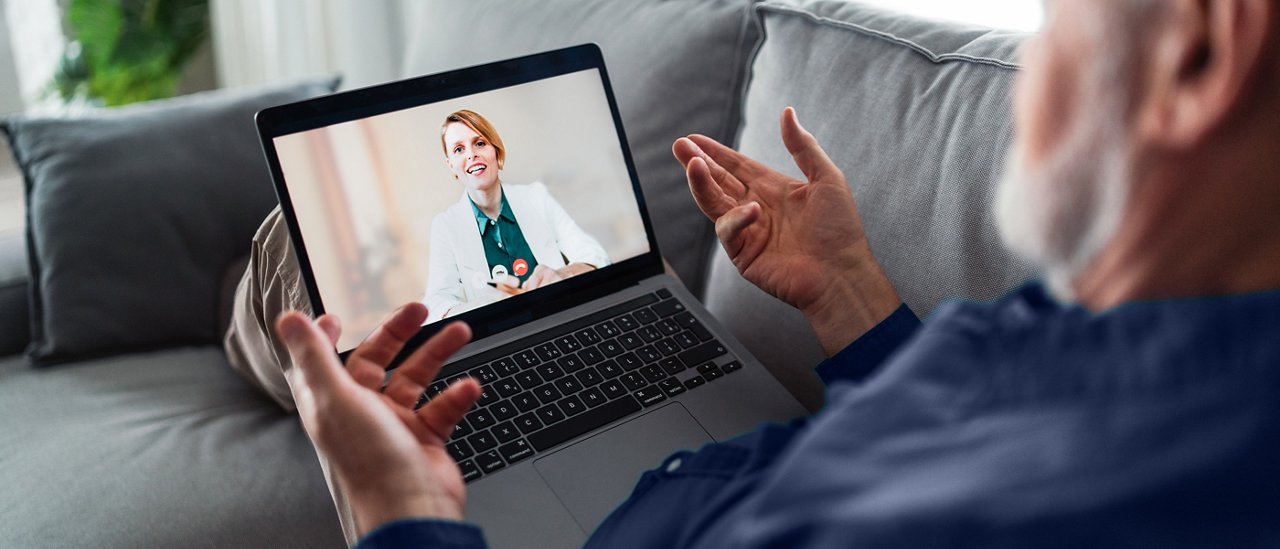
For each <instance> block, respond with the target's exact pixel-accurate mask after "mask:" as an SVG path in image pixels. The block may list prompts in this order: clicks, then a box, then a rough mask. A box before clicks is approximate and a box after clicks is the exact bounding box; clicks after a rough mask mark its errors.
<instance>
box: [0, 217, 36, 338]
mask: <svg viewBox="0 0 1280 549" xmlns="http://www.w3.org/2000/svg"><path fill="white" fill-rule="evenodd" d="M27 276H28V275H27V240H26V238H24V237H23V236H22V233H10V234H0V356H9V355H11V354H14V353H20V352H22V350H23V349H24V348H26V346H27V343H29V342H30V341H31V326H30V318H31V317H30V315H29V313H28V310H27Z"/></svg>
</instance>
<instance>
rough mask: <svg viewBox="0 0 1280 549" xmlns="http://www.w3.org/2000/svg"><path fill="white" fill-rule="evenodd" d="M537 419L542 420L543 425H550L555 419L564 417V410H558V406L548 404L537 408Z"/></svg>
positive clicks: (559, 419)
mask: <svg viewBox="0 0 1280 549" xmlns="http://www.w3.org/2000/svg"><path fill="white" fill-rule="evenodd" d="M538 419H540V420H542V424H543V425H551V424H553V423H555V422H557V421H561V420H563V419H564V412H562V411H560V407H559V406H556V405H555V404H548V405H546V406H543V407H541V408H538Z"/></svg>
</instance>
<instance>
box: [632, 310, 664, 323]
mask: <svg viewBox="0 0 1280 549" xmlns="http://www.w3.org/2000/svg"><path fill="white" fill-rule="evenodd" d="M631 316H633V317H635V319H636V321H638V322H640V323H641V324H649V323H650V322H653V321H655V320H658V313H655V312H653V311H651V310H649V308H648V307H641V308H639V309H636V311H635V312H634V313H631Z"/></svg>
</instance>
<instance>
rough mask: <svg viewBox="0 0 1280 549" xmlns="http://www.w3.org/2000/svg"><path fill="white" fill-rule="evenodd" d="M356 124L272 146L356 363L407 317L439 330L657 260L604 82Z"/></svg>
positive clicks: (491, 92)
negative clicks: (358, 352)
mask: <svg viewBox="0 0 1280 549" xmlns="http://www.w3.org/2000/svg"><path fill="white" fill-rule="evenodd" d="M380 110H382V109H380ZM343 118H348V117H345V116H344V117H339V119H340V121H338V122H335V123H331V124H326V125H321V126H318V127H313V128H309V129H305V130H303V131H296V132H292V133H284V134H282V135H277V136H274V137H272V136H265V135H264V140H265V139H270V142H271V145H272V146H273V148H274V154H275V157H276V160H277V161H278V170H279V175H280V176H281V177H278V179H279V180H278V181H277V185H278V186H280V185H281V184H282V185H283V189H281V191H282V194H285V193H287V197H288V200H287V203H289V205H291V209H292V214H293V216H294V221H295V222H296V230H297V231H298V232H300V237H301V238H300V240H301V241H303V242H305V254H300V256H301V257H305V258H306V263H307V266H306V267H304V269H309V271H310V276H311V277H312V278H313V280H312V281H310V282H311V284H313V285H314V288H313V291H318V292H319V297H320V301H322V302H323V309H324V311H325V312H326V313H333V314H337V315H338V316H339V317H340V318H341V319H342V324H343V333H342V337H341V339H340V341H339V342H338V350H339V351H341V352H346V351H349V350H351V349H352V348H354V347H355V346H356V345H357V344H359V342H360V341H361V340H363V339H364V338H365V337H366V336H367V335H368V334H369V333H370V332H371V331H372V330H373V329H374V328H375V327H376V326H377V325H378V323H380V322H381V321H382V320H383V319H384V318H386V316H387V315H388V314H389V313H390V312H391V311H392V310H394V309H395V308H397V307H399V306H400V305H403V304H404V303H407V302H411V301H420V302H422V303H424V304H426V305H427V308H428V311H429V317H428V319H427V322H426V325H431V324H433V323H440V322H442V321H447V320H449V319H451V318H458V317H461V316H462V315H466V314H467V313H471V312H476V311H486V310H497V308H498V307H500V306H501V304H503V303H504V302H507V301H509V300H512V298H513V297H518V296H537V295H538V294H539V293H544V292H547V295H551V294H550V292H548V290H549V289H552V288H555V287H556V286H557V285H563V284H564V283H565V282H566V281H572V280H574V279H575V278H581V277H584V275H587V276H589V275H590V274H591V273H596V272H600V271H607V270H609V269H611V268H612V266H614V265H616V264H618V263H621V262H624V261H626V260H628V259H631V258H636V257H638V256H642V255H644V254H646V253H647V252H649V251H650V249H651V239H650V238H649V235H648V233H647V232H646V221H645V216H644V214H643V213H642V206H641V202H640V201H639V200H638V196H637V195H638V190H637V188H636V186H635V184H634V182H633V178H632V177H631V173H630V171H629V170H628V161H627V157H626V155H627V153H626V151H625V144H624V142H623V141H624V139H625V138H624V137H622V133H621V132H620V131H619V130H618V128H617V127H616V126H615V116H614V112H613V110H612V109H611V104H610V97H609V96H608V95H607V94H606V83H605V79H604V77H603V76H602V72H601V70H600V69H598V68H587V69H583V70H576V71H575V72H569V73H565V74H557V75H553V76H550V77H546V78H539V79H535V80H532V81H527V82H521V83H517V84H513V85H505V86H502V87H498V88H496V89H488V90H485V91H480V92H477V93H468V94H466V95H461V96H457V97H450V98H448V99H444V100H438V101H430V102H426V103H422V104H417V105H412V106H407V107H405V108H399V109H397V110H391V111H389V112H379V113H377V114H374V115H370V116H363V117H355V118H351V119H345V120H343ZM270 154H271V151H270V148H268V155H269V157H270ZM281 180H282V181H281ZM282 202H286V201H285V200H283V199H282ZM291 229H293V228H292V227H291ZM298 241H299V238H298V235H295V244H296V243H298ZM531 299H533V298H525V299H524V300H522V302H523V303H526V304H529V303H534V301H532V300H531ZM313 301H314V300H313ZM513 314H515V313H513ZM467 316H469V317H476V318H483V315H480V316H477V315H474V314H471V315H467ZM489 318H492V315H490V317H489ZM490 331H492V330H490Z"/></svg>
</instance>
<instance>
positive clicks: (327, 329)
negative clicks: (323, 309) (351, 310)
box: [316, 315, 342, 345]
mask: <svg viewBox="0 0 1280 549" xmlns="http://www.w3.org/2000/svg"><path fill="white" fill-rule="evenodd" d="M316 325H317V326H319V327H320V330H321V331H323V332H324V335H325V336H327V337H328V338H329V343H332V344H334V345H337V344H338V338H340V337H342V322H341V321H339V320H338V317H336V316H334V315H322V316H321V317H320V318H317V319H316Z"/></svg>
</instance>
